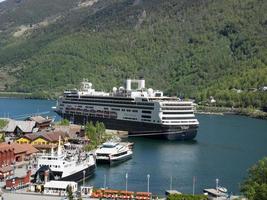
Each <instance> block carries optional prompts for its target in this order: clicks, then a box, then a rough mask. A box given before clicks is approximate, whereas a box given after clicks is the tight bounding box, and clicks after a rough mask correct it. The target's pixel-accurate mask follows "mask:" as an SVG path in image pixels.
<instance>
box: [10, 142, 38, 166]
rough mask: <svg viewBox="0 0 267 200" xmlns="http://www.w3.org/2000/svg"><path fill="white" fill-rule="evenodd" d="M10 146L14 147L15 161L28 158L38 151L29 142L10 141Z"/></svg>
mask: <svg viewBox="0 0 267 200" xmlns="http://www.w3.org/2000/svg"><path fill="white" fill-rule="evenodd" d="M10 145H11V147H12V148H13V149H14V157H15V161H16V162H21V161H25V160H30V158H32V157H33V156H34V155H35V154H36V153H37V152H39V151H38V149H36V148H35V147H33V146H32V145H31V144H18V143H11V144H10Z"/></svg>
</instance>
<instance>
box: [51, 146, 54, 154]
mask: <svg viewBox="0 0 267 200" xmlns="http://www.w3.org/2000/svg"><path fill="white" fill-rule="evenodd" d="M51 155H52V156H54V147H53V145H52V147H51Z"/></svg>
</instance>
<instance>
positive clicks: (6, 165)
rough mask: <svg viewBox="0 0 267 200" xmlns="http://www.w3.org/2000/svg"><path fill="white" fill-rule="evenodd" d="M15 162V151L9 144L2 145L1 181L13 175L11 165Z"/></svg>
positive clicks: (0, 159)
mask: <svg viewBox="0 0 267 200" xmlns="http://www.w3.org/2000/svg"><path fill="white" fill-rule="evenodd" d="M14 162H15V155H14V149H13V147H11V146H10V145H9V144H6V143H1V144H0V179H1V180H2V179H5V178H6V177H9V176H11V175H13V167H12V166H11V164H13V163H14Z"/></svg>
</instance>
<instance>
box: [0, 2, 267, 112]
mask: <svg viewBox="0 0 267 200" xmlns="http://www.w3.org/2000/svg"><path fill="white" fill-rule="evenodd" d="M12 2H13V1H12V0H8V1H7V2H6V3H2V4H0V19H1V20H0V30H1V31H0V45H1V46H0V72H1V70H2V72H3V74H4V76H3V80H4V81H3V82H2V84H4V86H3V87H2V88H4V90H6V91H17V92H33V93H39V94H40V95H47V94H49V95H51V94H58V92H62V90H64V89H65V88H72V87H78V84H79V82H80V81H81V79H82V78H84V77H86V78H88V79H90V81H91V82H92V83H93V84H94V86H95V87H96V88H97V89H108V90H110V89H111V88H112V86H115V85H117V86H118V85H121V84H122V82H123V80H124V79H125V77H126V76H128V77H138V76H144V77H145V79H146V81H147V86H149V87H153V88H157V89H162V90H164V91H166V92H167V93H169V94H172V95H180V96H185V97H191V98H192V97H193V98H196V99H197V100H198V101H206V100H207V99H208V98H209V97H210V96H214V97H215V99H216V100H217V103H218V104H219V105H225V106H236V107H248V106H254V107H261V106H263V105H267V92H263V91H260V90H258V89H259V88H261V87H263V86H267V48H266V47H267V37H266V36H267V13H266V10H267V1H264V0H243V1H241V0H223V1H221V0H201V1H199V0H98V1H97V0H95V1H89V0H83V1H79V0H77V1H64V0H56V1H55V0H53V1H52V0H51V1H50V0H48V1H43V0H24V1H23V0H21V1H14V2H15V3H16V4H15V3H14V2H13V4H15V5H16V6H15V9H14V5H12V6H13V9H11V5H8V3H9V4H12ZM17 2H19V3H17ZM66 2H68V3H66ZM17 4H19V5H17ZM84 5H85V6H84ZM3 16H4V18H3ZM11 16H12V17H11ZM44 21H45V22H46V23H44ZM42 22H43V23H42ZM21 26H23V28H24V29H25V26H26V28H27V30H26V31H25V30H24V31H21V29H22V28H21ZM18 27H19V28H18ZM18 30H19V31H18ZM10 79H11V80H13V81H9V80H10ZM0 88H1V87H0ZM256 89H257V90H256ZM237 90H238V91H240V92H237ZM42 93H43V94H42Z"/></svg>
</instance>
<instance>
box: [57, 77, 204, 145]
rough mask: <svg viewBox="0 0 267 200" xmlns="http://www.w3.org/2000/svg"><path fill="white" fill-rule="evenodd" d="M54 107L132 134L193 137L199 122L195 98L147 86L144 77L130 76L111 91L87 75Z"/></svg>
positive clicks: (76, 118) (72, 116) (78, 121)
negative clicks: (170, 94) (96, 86)
mask: <svg viewBox="0 0 267 200" xmlns="http://www.w3.org/2000/svg"><path fill="white" fill-rule="evenodd" d="M132 83H134V84H135V85H137V88H136V89H132ZM54 110H55V112H57V113H58V114H59V115H60V116H61V117H63V118H66V119H68V120H70V121H71V122H73V123H75V124H86V122H88V121H92V122H97V121H99V122H103V123H104V124H105V126H106V128H107V129H113V130H122V131H128V135H129V136H146V137H154V138H165V139H168V140H190V139H193V138H194V137H195V136H196V134H197V128H198V126H199V122H198V120H197V119H196V118H195V114H194V107H193V103H192V102H191V101H182V100H180V99H179V98H177V97H168V96H164V94H163V92H162V91H159V90H153V89H152V88H148V89H146V87H145V80H144V79H143V78H141V79H138V80H132V79H127V80H126V82H125V87H122V86H121V87H119V88H116V87H113V89H112V91H111V92H103V91H96V90H95V89H93V87H92V83H90V82H88V80H86V79H84V80H83V82H82V83H81V89H80V90H77V89H74V90H67V91H65V92H64V95H63V96H61V97H59V99H58V102H57V106H56V107H55V108H54Z"/></svg>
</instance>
